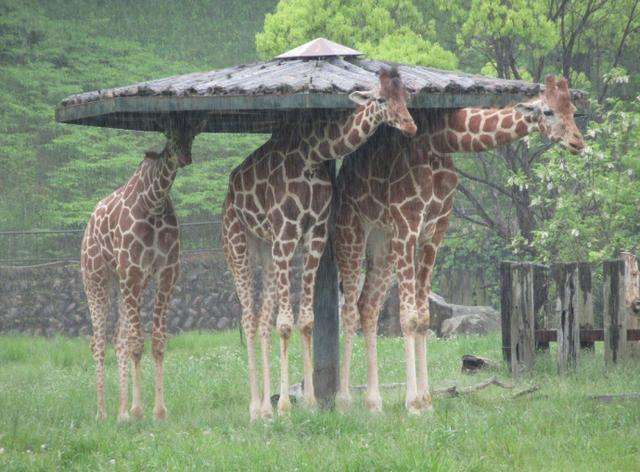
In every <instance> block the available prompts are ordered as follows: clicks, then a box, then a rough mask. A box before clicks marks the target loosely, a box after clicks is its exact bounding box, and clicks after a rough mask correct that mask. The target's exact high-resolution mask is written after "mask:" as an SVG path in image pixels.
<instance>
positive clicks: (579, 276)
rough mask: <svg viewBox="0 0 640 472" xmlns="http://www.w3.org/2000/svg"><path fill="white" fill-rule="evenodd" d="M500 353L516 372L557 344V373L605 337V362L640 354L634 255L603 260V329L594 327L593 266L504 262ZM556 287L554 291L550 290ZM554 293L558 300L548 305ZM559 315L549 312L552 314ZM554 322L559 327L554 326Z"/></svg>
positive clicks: (639, 292)
mask: <svg viewBox="0 0 640 472" xmlns="http://www.w3.org/2000/svg"><path fill="white" fill-rule="evenodd" d="M500 279H501V316H502V353H503V357H504V359H505V360H506V361H507V362H509V363H510V364H511V372H512V374H513V375H519V374H521V373H522V372H523V371H526V370H528V369H531V368H532V367H533V364H534V361H535V355H536V351H539V350H546V349H548V348H549V343H550V342H557V343H558V346H557V363H558V372H560V373H564V372H567V371H569V370H571V369H574V368H575V367H576V365H577V364H578V362H579V359H580V351H581V349H594V347H595V344H594V343H595V342H597V341H604V355H605V360H606V363H607V365H610V364H612V363H616V362H618V361H619V360H622V359H624V358H626V357H628V356H629V355H630V354H631V353H632V352H633V351H639V352H640V343H635V341H640V329H638V328H639V327H640V323H639V319H638V314H640V274H639V272H638V263H637V260H636V257H635V256H634V255H633V254H631V253H627V252H624V253H621V255H620V259H617V260H614V261H606V262H604V263H603V287H602V297H603V309H602V327H601V328H597V327H596V326H595V324H596V322H595V317H594V304H593V300H594V297H593V295H594V291H593V284H592V267H591V265H590V264H588V263H582V262H572V263H563V264H554V265H552V266H551V267H550V268H549V267H547V266H543V265H539V264H532V263H527V262H503V263H502V264H501V266H500ZM552 291H553V292H552ZM551 293H554V294H555V297H554V298H555V300H554V301H555V304H554V307H553V309H552V308H551V307H550V303H549V302H550V299H551V296H550V295H551ZM552 314H553V315H555V316H551V315H552ZM552 325H555V326H552Z"/></svg>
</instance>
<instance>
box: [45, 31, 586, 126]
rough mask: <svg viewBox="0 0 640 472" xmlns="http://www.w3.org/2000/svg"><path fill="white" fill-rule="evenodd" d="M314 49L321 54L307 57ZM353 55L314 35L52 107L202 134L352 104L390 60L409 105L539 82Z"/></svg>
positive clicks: (528, 90) (517, 94) (76, 116)
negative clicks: (200, 129)
mask: <svg viewBox="0 0 640 472" xmlns="http://www.w3.org/2000/svg"><path fill="white" fill-rule="evenodd" d="M316 47H317V48H318V51H319V53H320V54H324V55H322V56H317V55H316V56H309V55H308V54H311V53H312V51H313V50H314V48H316ZM349 51H352V52H349ZM328 52H333V54H332V55H327V53H328ZM341 52H342V53H343V54H341V55H335V54H338V53H341ZM303 54H305V56H304V57H299V56H301V55H303ZM354 54H359V53H358V52H357V51H354V50H352V49H350V48H347V47H346V46H342V45H339V44H336V43H333V42H330V41H328V40H325V39H323V38H319V39H318V40H314V41H312V42H310V43H307V44H305V45H303V46H300V47H299V48H296V49H293V50H291V51H289V52H288V53H285V54H284V56H286V57H285V58H282V57H281V58H276V59H273V60H270V61H265V62H256V63H253V64H243V65H239V66H233V67H228V68H225V69H220V70H212V71H208V72H196V73H191V74H185V75H178V76H173V77H167V78H163V79H157V80H150V81H146V82H140V83H136V84H133V85H127V86H124V87H115V88H109V89H101V90H95V91H91V92H86V93H81V94H78V95H72V96H70V97H68V98H66V99H65V100H63V101H62V102H61V103H60V105H59V106H58V107H57V109H56V119H57V121H60V122H63V123H75V124H82V125H92V126H105V127H113V128H124V129H138V130H147V131H159V130H160V129H161V128H160V125H159V123H158V119H159V118H161V117H162V116H166V115H169V114H175V113H186V114H189V115H190V116H191V115H193V116H194V117H196V118H200V117H205V116H206V117H207V120H208V124H207V127H206V131H209V132H268V131H270V130H272V129H273V128H274V127H275V126H277V125H278V124H279V123H281V122H282V121H283V120H286V119H292V118H293V119H299V118H300V116H304V115H311V114H318V113H336V112H338V113H339V112H344V111H345V110H348V109H352V108H353V106H354V104H353V103H352V102H351V101H350V100H349V99H348V94H349V93H350V92H353V91H355V90H368V89H371V88H372V87H374V86H375V85H377V83H378V78H377V74H378V72H379V71H380V69H381V68H383V67H391V66H397V67H398V71H399V73H400V76H401V77H402V80H403V82H404V84H405V86H406V88H407V90H408V91H409V92H410V94H411V99H410V102H409V107H410V108H413V109H428V108H458V107H464V106H499V105H504V104H506V103H509V102H515V101H522V100H526V99H527V98H530V97H532V96H535V95H537V94H538V93H539V92H540V90H541V87H542V86H541V85H540V84H537V83H529V82H524V81H518V80H503V79H495V78H490V77H483V76H479V75H472V74H466V73H462V72H452V71H444V70H438V69H433V68H429V67H422V66H410V65H404V64H395V63H390V62H383V61H375V60H368V59H363V58H360V57H357V56H355V55H354ZM573 94H574V98H577V99H580V98H583V97H584V96H585V95H584V93H583V92H580V91H574V92H573Z"/></svg>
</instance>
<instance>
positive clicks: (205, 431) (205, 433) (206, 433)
mask: <svg viewBox="0 0 640 472" xmlns="http://www.w3.org/2000/svg"><path fill="white" fill-rule="evenodd" d="M202 434H204V435H205V436H211V430H210V429H205V430H204V431H203V432H202Z"/></svg>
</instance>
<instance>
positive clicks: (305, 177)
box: [222, 70, 416, 420]
mask: <svg viewBox="0 0 640 472" xmlns="http://www.w3.org/2000/svg"><path fill="white" fill-rule="evenodd" d="M350 98H351V100H353V101H354V102H356V103H357V104H358V107H357V109H356V110H355V111H353V112H351V113H348V114H346V115H345V116H342V117H341V118H339V119H335V120H329V121H327V120H324V121H321V120H318V121H302V122H295V123H293V122H292V123H285V124H283V125H282V127H281V128H280V129H279V130H278V131H276V132H274V133H273V135H272V137H271V139H269V141H267V142H266V143H265V144H264V145H262V147H260V148H259V149H258V150H256V151H255V152H254V153H253V154H251V155H250V156H249V157H247V158H246V159H245V161H244V162H243V163H242V164H240V166H238V167H237V168H236V169H234V170H233V172H232V173H231V175H230V177H229V191H228V194H227V197H226V200H225V203H224V207H223V224H222V230H223V231H222V233H223V234H222V235H223V238H222V243H223V248H224V253H225V257H226V259H227V262H228V264H229V267H230V269H231V273H232V274H233V277H234V281H235V285H236V291H237V294H238V298H239V299H240V304H241V305H242V327H243V329H244V331H245V333H246V338H247V354H248V364H249V388H250V396H251V400H250V405H249V414H250V417H251V420H255V419H257V418H259V417H262V418H271V417H272V415H273V412H272V407H271V401H270V397H271V386H270V366H269V349H270V346H269V337H270V331H271V325H272V313H273V312H274V310H275V309H276V307H277V311H278V313H277V318H276V330H277V332H278V335H279V337H280V397H279V400H278V410H279V412H280V413H286V412H287V411H288V410H289V409H290V407H291V405H290V403H289V370H288V369H289V367H288V350H289V341H290V336H291V333H292V330H293V327H294V316H293V311H292V307H291V298H290V280H291V269H292V259H293V255H294V252H295V250H296V248H298V247H301V249H302V252H303V271H302V289H301V296H300V308H299V314H298V328H299V330H300V333H301V338H302V354H303V355H302V357H303V371H304V392H303V398H304V400H305V403H306V404H307V405H308V406H313V405H315V403H316V400H315V395H314V387H313V365H312V332H313V322H314V313H313V294H314V284H315V280H316V271H317V268H318V265H319V262H320V257H321V256H322V253H323V252H324V248H325V244H326V242H327V236H328V234H327V233H328V228H327V222H328V218H329V213H330V210H331V194H332V186H331V178H330V175H329V173H328V172H327V169H326V167H325V165H324V163H325V162H326V161H330V160H336V159H342V158H344V157H345V156H347V155H348V154H350V153H351V152H353V151H355V150H356V149H358V148H359V147H360V146H361V145H362V144H363V143H364V142H366V141H367V140H368V139H369V137H370V136H371V135H373V133H374V132H375V131H376V129H377V128H378V127H379V125H381V124H383V123H386V124H388V125H390V126H393V127H395V128H398V129H400V130H401V131H403V132H404V133H405V134H407V135H414V134H415V132H416V125H415V123H414V122H413V119H412V117H411V115H410V114H409V111H408V110H407V105H406V100H407V94H406V91H405V89H404V85H403V83H402V81H401V79H400V76H399V75H398V73H397V71H396V70H382V71H381V72H380V75H379V86H377V87H376V88H374V89H373V90H371V91H366V92H360V91H356V92H353V93H351V95H350ZM252 258H256V259H257V260H258V262H260V263H261V265H262V269H263V275H262V277H263V283H262V293H261V296H260V297H258V299H259V300H260V301H261V304H260V306H259V307H257V306H254V296H253V295H254V294H253V291H254V277H255V272H256V271H255V265H254V264H253V263H252V261H251V259H252ZM258 331H259V333H260V347H261V353H262V377H263V378H262V380H263V386H262V393H260V389H259V386H258V372H257V371H258V366H257V360H256V346H255V338H256V333H257V332H258Z"/></svg>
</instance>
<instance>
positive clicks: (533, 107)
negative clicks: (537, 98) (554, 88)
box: [515, 103, 542, 118]
mask: <svg viewBox="0 0 640 472" xmlns="http://www.w3.org/2000/svg"><path fill="white" fill-rule="evenodd" d="M515 109H516V111H519V112H520V113H522V114H523V115H524V116H531V117H533V118H540V115H542V108H540V105H539V104H537V103H518V104H517V105H516V106H515Z"/></svg>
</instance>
